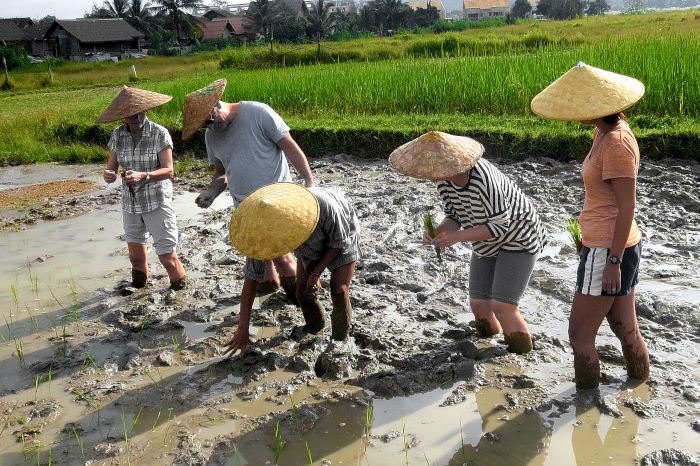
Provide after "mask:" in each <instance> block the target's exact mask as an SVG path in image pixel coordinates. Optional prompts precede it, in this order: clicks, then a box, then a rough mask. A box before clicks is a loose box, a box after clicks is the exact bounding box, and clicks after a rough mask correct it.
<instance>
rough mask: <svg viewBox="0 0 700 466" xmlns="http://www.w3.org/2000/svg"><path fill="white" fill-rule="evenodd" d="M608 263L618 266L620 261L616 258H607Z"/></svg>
mask: <svg viewBox="0 0 700 466" xmlns="http://www.w3.org/2000/svg"><path fill="white" fill-rule="evenodd" d="M608 262H610V263H611V264H619V263H620V262H622V260H621V259H620V258H619V257H617V256H608Z"/></svg>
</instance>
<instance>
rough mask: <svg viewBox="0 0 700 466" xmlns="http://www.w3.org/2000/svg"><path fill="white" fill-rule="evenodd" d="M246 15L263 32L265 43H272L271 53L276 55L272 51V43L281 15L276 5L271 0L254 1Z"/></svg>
mask: <svg viewBox="0 0 700 466" xmlns="http://www.w3.org/2000/svg"><path fill="white" fill-rule="evenodd" d="M245 15H246V17H248V18H249V19H250V20H251V21H252V22H253V24H255V26H256V27H257V28H259V29H260V30H261V31H262V32H263V36H264V37H265V42H269V43H270V52H272V53H274V51H273V49H272V41H273V40H274V32H273V25H274V22H275V20H276V19H277V17H278V15H279V11H278V8H276V7H275V4H274V3H273V2H271V1H270V0H253V1H252V2H250V5H249V6H248V9H247V10H246V12H245Z"/></svg>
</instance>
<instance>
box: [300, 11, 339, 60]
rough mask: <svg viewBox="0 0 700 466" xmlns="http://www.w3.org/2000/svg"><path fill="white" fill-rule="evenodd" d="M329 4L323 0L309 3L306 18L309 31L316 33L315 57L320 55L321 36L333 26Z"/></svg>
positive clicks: (333, 21)
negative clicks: (309, 7) (309, 8)
mask: <svg viewBox="0 0 700 466" xmlns="http://www.w3.org/2000/svg"><path fill="white" fill-rule="evenodd" d="M330 9H331V5H330V4H329V3H324V2H323V0H317V1H316V2H315V3H313V4H312V5H311V11H309V16H308V17H307V18H306V21H308V23H309V26H310V29H311V31H312V32H313V33H314V34H315V35H316V45H317V49H316V59H319V58H320V57H321V37H323V36H325V34H326V31H327V30H328V29H330V28H332V27H333V25H334V24H335V18H334V17H333V16H332V15H331V13H330Z"/></svg>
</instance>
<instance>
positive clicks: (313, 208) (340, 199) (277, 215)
mask: <svg viewBox="0 0 700 466" xmlns="http://www.w3.org/2000/svg"><path fill="white" fill-rule="evenodd" d="M359 229H360V223H359V221H358V219H357V216H356V215H355V210H354V208H353V207H352V204H351V203H350V202H348V200H347V199H346V198H345V197H344V196H343V195H342V194H340V193H338V192H335V191H331V190H328V189H324V188H320V187H312V188H309V189H306V188H304V187H303V186H299V185H297V184H294V183H273V184H269V185H267V186H263V187H262V188H260V189H257V190H256V191H254V192H253V193H252V194H251V195H250V196H248V197H247V198H246V199H245V200H244V201H243V202H242V203H241V204H240V205H239V206H238V208H237V209H236V210H235V211H234V213H233V216H232V217H231V224H230V225H229V231H230V234H231V244H233V246H234V247H235V248H236V249H238V250H239V251H240V252H241V253H242V254H243V255H244V256H246V257H249V258H255V259H258V260H256V261H248V262H246V268H245V281H244V283H243V291H242V292H241V304H240V314H239V320H238V329H237V330H236V333H235V334H234V336H233V338H231V340H230V341H229V342H228V343H227V344H226V345H227V349H226V351H225V352H224V354H225V353H230V354H234V353H235V352H236V351H238V350H240V351H241V354H243V353H244V352H245V349H246V346H248V345H249V344H250V336H249V333H248V327H249V325H250V313H251V310H252V306H253V300H254V299H255V293H256V290H257V287H258V283H259V282H260V278H261V277H262V275H263V274H264V270H263V269H262V267H261V265H262V264H264V263H263V262H262V261H264V260H267V259H270V258H273V257H279V256H281V255H283V254H286V253H288V252H289V251H292V250H293V251H294V254H295V255H296V256H297V288H296V296H297V298H298V300H299V303H300V306H301V309H302V312H303V313H304V321H305V324H306V325H304V328H303V330H304V331H305V332H307V333H318V332H320V331H321V330H322V329H323V328H324V327H325V316H324V311H323V307H322V306H321V303H320V302H319V300H318V298H317V297H316V295H315V286H316V283H317V282H318V279H319V276H320V275H321V273H323V271H324V270H325V269H328V270H329V271H330V273H331V280H330V288H331V301H332V303H333V312H332V313H331V330H332V331H331V338H332V339H333V340H335V341H344V340H345V339H347V337H348V332H349V330H350V319H351V317H352V308H351V306H350V295H349V290H350V280H351V279H352V276H353V274H354V271H355V265H356V264H357V261H358V260H359V259H360V247H359V239H360V232H359Z"/></svg>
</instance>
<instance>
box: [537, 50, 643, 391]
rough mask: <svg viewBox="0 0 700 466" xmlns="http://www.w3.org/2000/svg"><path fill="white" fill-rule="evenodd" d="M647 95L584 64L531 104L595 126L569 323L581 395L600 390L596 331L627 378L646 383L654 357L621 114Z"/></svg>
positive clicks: (632, 144) (635, 155)
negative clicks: (609, 336)
mask: <svg viewBox="0 0 700 466" xmlns="http://www.w3.org/2000/svg"><path fill="white" fill-rule="evenodd" d="M643 95H644V84H642V83H641V82H639V81H638V80H636V79H634V78H632V77H629V76H624V75H620V74H617V73H612V72H610V71H606V70H602V69H599V68H595V67H592V66H589V65H586V64H585V63H579V64H578V65H576V66H575V67H574V68H572V69H571V70H569V71H568V72H566V73H565V74H564V75H563V76H561V77H560V78H559V79H557V80H556V81H555V82H554V83H552V84H550V85H549V86H548V87H547V88H546V89H544V90H543V91H542V92H540V93H539V94H538V95H537V96H535V98H534V99H532V103H531V108H532V111H533V112H534V113H536V114H537V115H540V116H543V117H545V118H549V119H553V120H565V121H580V122H581V123H582V124H584V125H594V126H595V131H594V133H593V145H592V147H591V149H590V151H589V152H588V155H587V156H586V158H585V160H584V162H583V166H582V169H581V172H582V174H583V183H584V187H585V190H586V194H585V198H584V202H583V211H582V212H581V214H580V216H579V223H580V225H581V235H582V242H583V248H582V250H581V251H580V252H579V254H580V262H579V267H578V274H577V279H576V293H575V295H574V300H573V303H572V306H571V316H570V318H569V340H570V342H571V347H572V348H573V351H574V372H575V375H576V386H577V387H578V388H596V387H597V386H598V383H599V379H600V361H599V359H598V352H597V351H596V347H595V338H596V334H597V333H598V329H599V328H600V325H601V324H602V322H603V319H607V320H608V323H609V324H610V329H611V330H612V331H613V332H614V333H615V335H616V336H617V338H618V339H619V340H620V342H621V343H622V352H623V354H624V357H625V361H626V365H627V374H628V375H629V376H630V377H631V378H634V379H640V380H645V379H647V378H648V377H649V353H648V352H647V348H646V344H645V343H644V339H643V338H642V334H641V333H640V331H639V326H638V324H637V313H636V310H635V286H636V285H637V283H638V282H639V264H640V260H641V252H642V234H641V232H640V230H639V227H638V226H637V223H636V222H635V220H634V210H635V203H636V190H637V186H636V180H637V172H638V170H639V147H638V145H637V140H636V139H635V137H634V134H632V130H631V129H630V126H629V125H628V124H627V122H626V121H625V116H624V114H623V113H622V110H624V109H626V108H628V107H630V106H631V105H633V104H634V103H635V102H637V101H638V100H639V99H640V98H641V97H642V96H643Z"/></svg>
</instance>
